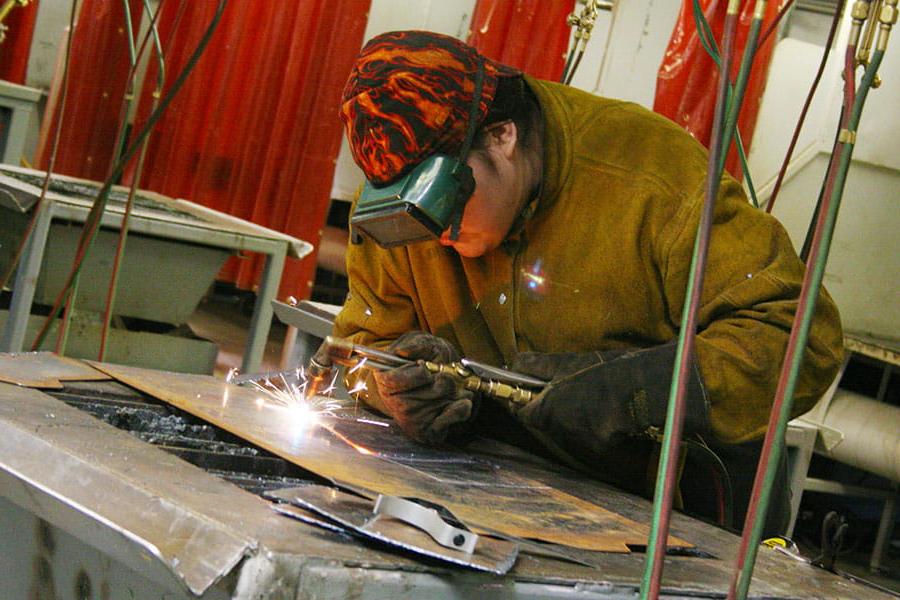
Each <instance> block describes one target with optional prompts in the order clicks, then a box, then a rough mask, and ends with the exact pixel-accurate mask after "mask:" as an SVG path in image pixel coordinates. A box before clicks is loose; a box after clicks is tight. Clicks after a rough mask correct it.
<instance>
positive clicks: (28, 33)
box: [0, 0, 38, 84]
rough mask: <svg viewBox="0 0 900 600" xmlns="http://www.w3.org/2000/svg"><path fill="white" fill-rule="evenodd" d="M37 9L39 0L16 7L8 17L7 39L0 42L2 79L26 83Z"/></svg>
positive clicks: (6, 23) (0, 73)
mask: <svg viewBox="0 0 900 600" xmlns="http://www.w3.org/2000/svg"><path fill="white" fill-rule="evenodd" d="M37 9H38V0H34V2H32V3H31V4H29V5H28V6H23V7H19V8H14V9H13V11H12V12H11V13H9V15H8V16H7V17H6V20H5V21H4V25H6V26H7V28H8V29H7V32H6V41H4V42H3V43H2V44H0V79H5V80H6V81H12V82H13V83H20V84H24V83H25V75H26V70H27V68H28V55H29V54H30V53H31V38H32V36H33V34H34V22H35V20H36V19H37Z"/></svg>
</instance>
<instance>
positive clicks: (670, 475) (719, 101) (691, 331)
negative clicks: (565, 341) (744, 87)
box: [641, 0, 740, 600]
mask: <svg viewBox="0 0 900 600" xmlns="http://www.w3.org/2000/svg"><path fill="white" fill-rule="evenodd" d="M739 8H740V0H729V2H728V10H727V12H726V16H725V31H724V33H723V37H722V46H723V53H724V55H723V57H722V70H721V73H720V76H719V90H718V94H717V97H716V107H715V113H714V116H713V124H712V125H713V131H712V134H711V136H710V152H709V160H708V165H707V174H706V197H705V199H704V204H703V211H702V213H701V215H700V223H699V224H698V228H697V237H696V240H695V242H694V253H693V258H692V259H691V271H690V276H689V280H688V288H687V290H686V293H685V305H684V309H683V314H682V322H681V330H680V333H679V336H678V353H677V355H676V358H675V369H674V371H675V375H674V376H673V379H672V386H671V389H670V394H669V404H668V408H667V414H666V427H665V433H664V435H663V452H662V454H661V456H660V461H659V467H658V469H657V475H656V490H655V492H654V499H653V521H652V523H651V526H650V537H649V539H648V541H647V557H646V559H645V561H644V577H643V580H642V583H641V598H642V600H644V599H648V598H649V599H651V600H655V599H656V598H658V597H659V592H660V588H661V582H662V573H663V562H664V560H665V555H666V541H667V540H668V537H669V519H670V517H671V514H672V499H673V496H674V494H675V485H676V483H677V477H676V476H677V469H678V460H677V456H678V451H679V448H680V445H681V429H682V425H683V421H684V405H685V396H686V392H687V381H688V377H689V374H690V368H691V355H692V351H693V346H694V337H695V331H696V328H697V313H698V312H699V307H700V298H701V296H702V293H703V274H704V271H705V268H706V256H707V251H708V250H709V236H710V232H711V230H712V217H713V209H714V207H715V200H716V196H718V193H719V182H720V175H721V174H720V173H719V170H718V165H719V161H720V154H721V152H722V151H723V148H722V139H721V138H722V136H721V131H722V125H723V121H724V117H725V102H726V98H727V95H728V86H729V80H730V76H729V69H730V67H731V56H732V48H733V46H734V37H735V36H734V33H735V28H736V25H737V17H738V9H739Z"/></svg>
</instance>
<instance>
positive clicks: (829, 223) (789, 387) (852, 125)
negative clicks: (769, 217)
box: [735, 50, 884, 600]
mask: <svg viewBox="0 0 900 600" xmlns="http://www.w3.org/2000/svg"><path fill="white" fill-rule="evenodd" d="M883 56H884V50H876V51H875V53H874V54H873V55H872V62H871V63H870V64H869V66H868V67H867V68H866V71H865V74H864V75H863V78H862V81H861V82H860V87H859V90H858V91H857V96H856V101H855V102H854V103H853V109H852V112H851V114H850V120H849V122H848V124H847V130H848V131H849V132H851V136H852V134H853V133H855V132H856V128H857V126H858V125H859V120H860V116H861V114H862V109H863V104H864V103H865V101H866V96H867V95H868V92H869V89H870V88H871V87H872V81H873V80H874V78H875V74H876V73H877V72H878V66H879V64H880V63H881V59H882V57H883ZM852 155H853V143H846V142H845V143H843V144H842V146H841V156H840V163H839V165H838V171H837V175H836V178H835V182H834V188H833V190H832V193H831V202H830V204H829V206H828V212H827V214H826V216H825V222H824V225H823V228H822V237H821V243H820V249H821V250H820V252H819V253H818V254H817V255H816V257H815V262H814V265H813V270H812V274H811V277H810V281H809V289H810V291H809V294H808V298H809V301H808V302H807V303H806V304H805V306H803V307H802V308H803V310H802V314H801V315H800V324H799V327H798V330H797V343H796V346H795V347H796V349H797V351H796V352H795V353H794V354H793V355H792V356H791V357H790V371H789V373H788V376H787V382H786V385H785V392H784V403H783V404H782V406H781V411H780V413H779V415H778V424H777V428H776V433H775V439H774V443H773V445H772V454H771V457H770V459H769V463H768V465H767V467H768V468H767V469H766V472H765V477H764V479H763V485H762V490H761V493H760V497H759V507H758V509H757V512H756V515H755V516H756V518H755V520H754V521H753V523H752V533H751V536H750V541H749V544H748V547H747V556H746V558H745V560H744V564H743V565H742V566H741V572H740V575H739V578H738V582H737V585H736V596H735V597H736V598H738V599H739V600H744V599H745V598H746V597H747V591H748V590H749V588H750V581H751V579H752V577H753V567H754V565H755V563H756V553H757V550H758V548H759V543H760V539H761V538H762V529H763V526H764V524H765V516H766V512H767V511H768V506H769V498H770V495H771V490H772V486H773V485H774V481H775V473H776V468H775V467H776V465H777V464H778V460H779V458H780V456H781V453H782V451H783V450H784V435H785V431H786V430H787V424H788V421H789V420H790V416H791V408H792V407H793V400H794V390H795V388H796V386H797V378H798V374H799V372H800V365H801V363H802V361H803V351H804V350H805V348H806V343H807V339H808V337H809V329H810V326H811V324H812V317H813V315H814V313H815V310H816V299H817V298H818V296H819V290H820V288H821V285H822V278H823V276H824V274H825V264H826V262H827V261H828V252H829V250H830V247H831V237H832V234H833V233H834V226H835V222H836V221H837V213H838V209H839V207H840V203H841V197H842V195H843V192H844V184H845V183H846V180H847V172H848V171H849V169H850V159H851V157H852Z"/></svg>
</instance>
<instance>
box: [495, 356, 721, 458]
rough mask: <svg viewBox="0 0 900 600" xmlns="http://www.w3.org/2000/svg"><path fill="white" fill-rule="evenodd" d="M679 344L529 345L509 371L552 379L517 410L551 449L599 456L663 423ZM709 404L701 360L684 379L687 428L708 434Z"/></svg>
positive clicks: (578, 455) (568, 454)
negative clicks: (554, 348)
mask: <svg viewBox="0 0 900 600" xmlns="http://www.w3.org/2000/svg"><path fill="white" fill-rule="evenodd" d="M675 356H676V346H675V343H674V342H672V343H669V344H665V345H662V346H657V347H654V348H646V349H640V350H632V351H613V352H604V353H600V352H585V353H563V354H541V353H536V352H524V353H521V354H519V356H518V357H516V360H515V361H514V363H513V365H512V370H514V371H517V372H520V373H525V374H528V375H533V376H535V377H539V378H541V379H546V380H549V381H550V383H549V384H548V385H547V386H546V387H545V388H544V389H543V391H542V392H541V393H540V394H539V395H538V396H537V397H536V398H535V399H534V400H533V401H531V402H530V403H529V404H527V405H525V406H524V407H514V408H512V411H513V415H514V416H515V417H516V418H517V420H518V421H519V422H520V423H522V424H523V425H524V426H525V427H526V428H527V429H528V430H529V431H531V432H532V433H533V434H534V435H535V436H536V437H538V439H540V440H541V441H542V442H543V443H544V445H545V446H547V447H548V449H550V450H551V451H553V452H555V453H557V454H560V455H562V456H563V457H564V458H567V459H574V460H575V461H576V462H580V463H582V464H588V465H590V464H593V463H595V462H597V461H602V460H603V459H604V458H605V457H606V455H607V452H608V451H609V450H610V449H611V448H613V447H614V446H616V445H618V444H620V443H622V442H623V441H625V440H626V439H627V438H630V437H639V436H645V435H647V434H648V433H651V432H652V431H653V430H654V429H662V427H663V426H664V424H665V419H666V406H667V403H668V399H669V387H670V382H671V379H672V371H673V368H674V365H675ZM708 413H709V405H708V400H707V398H706V392H705V390H704V388H703V383H702V380H701V378H700V372H699V369H698V368H697V366H696V364H692V365H691V369H690V375H689V378H688V385H687V407H686V410H685V422H684V434H685V435H690V434H693V433H700V434H702V433H705V432H706V431H707V428H708V423H707V420H708Z"/></svg>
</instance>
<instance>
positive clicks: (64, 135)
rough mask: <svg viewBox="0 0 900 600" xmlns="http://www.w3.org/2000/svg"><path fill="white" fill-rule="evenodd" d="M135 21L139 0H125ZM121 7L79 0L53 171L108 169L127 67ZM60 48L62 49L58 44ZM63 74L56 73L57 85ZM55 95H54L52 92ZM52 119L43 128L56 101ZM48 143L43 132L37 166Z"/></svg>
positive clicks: (95, 173) (92, 175) (42, 164)
mask: <svg viewBox="0 0 900 600" xmlns="http://www.w3.org/2000/svg"><path fill="white" fill-rule="evenodd" d="M129 6H130V7H131V17H132V22H133V23H134V26H135V27H137V23H139V22H140V18H141V14H142V11H143V4H142V2H141V0H129ZM124 23H125V10H124V8H123V7H122V3H121V2H110V1H109V0H83V3H82V5H81V8H80V9H79V13H78V20H77V22H76V24H75V34H74V35H75V37H74V38H73V40H72V56H71V57H70V59H69V81H70V82H71V84H70V85H69V90H68V97H67V98H66V114H65V118H64V119H63V126H62V129H61V130H60V137H59V150H58V152H57V155H56V164H55V166H54V169H53V170H54V172H57V173H64V174H66V175H73V176H75V177H85V178H87V179H97V180H104V179H106V177H107V174H108V173H109V166H110V162H111V161H112V156H113V146H114V145H115V139H116V134H117V131H118V123H119V114H120V111H121V107H122V96H123V95H124V94H125V81H126V80H127V78H128V72H129V70H130V69H131V66H130V63H129V60H128V39H127V34H126V29H125V28H124V27H123V24H124ZM61 51H63V52H64V48H63V49H61ZM61 79H62V73H56V76H55V79H54V85H59V83H60V81H61ZM55 97H56V98H58V97H59V92H58V91H57V92H56V94H55ZM51 104H52V105H53V106H54V108H55V111H54V119H53V122H52V123H50V124H49V127H47V126H46V124H45V127H44V132H47V131H53V130H55V123H56V119H58V117H59V106H58V103H51ZM50 147H51V144H50V143H49V140H48V139H47V138H46V133H45V136H44V137H43V138H42V140H41V143H40V144H39V147H38V151H37V165H38V167H39V168H41V169H45V168H47V163H48V160H49V157H50Z"/></svg>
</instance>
